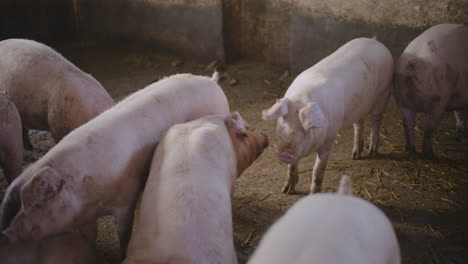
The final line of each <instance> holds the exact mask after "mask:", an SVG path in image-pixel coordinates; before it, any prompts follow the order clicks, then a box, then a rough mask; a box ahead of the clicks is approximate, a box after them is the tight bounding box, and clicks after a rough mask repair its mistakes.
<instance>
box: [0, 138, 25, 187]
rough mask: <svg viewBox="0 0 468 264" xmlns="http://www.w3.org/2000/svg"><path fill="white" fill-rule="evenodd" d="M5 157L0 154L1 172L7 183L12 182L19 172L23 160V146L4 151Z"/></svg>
mask: <svg viewBox="0 0 468 264" xmlns="http://www.w3.org/2000/svg"><path fill="white" fill-rule="evenodd" d="M4 154H6V157H3V158H2V156H4V155H1V154H0V165H1V167H2V168H3V174H4V175H5V179H6V181H7V182H8V184H10V183H12V182H13V180H14V179H16V177H18V176H19V175H20V174H21V171H22V162H23V147H22V146H21V149H14V150H11V151H8V152H6V153H4Z"/></svg>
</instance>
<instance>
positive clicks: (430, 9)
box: [290, 0, 468, 73]
mask: <svg viewBox="0 0 468 264" xmlns="http://www.w3.org/2000/svg"><path fill="white" fill-rule="evenodd" d="M464 22H468V1H466V0H385V1H375V0H327V1H323V0H294V2H293V8H292V11H291V39H290V41H291V54H290V56H291V57H290V58H291V70H292V71H293V72H294V73H298V72H300V71H302V70H304V69H306V68H308V67H310V66H311V65H313V64H315V63H316V62H318V61H319V60H320V59H322V58H323V57H325V56H327V55H328V54H330V53H332V52H333V51H334V50H336V49H337V48H338V47H340V46H341V45H343V44H344V43H346V42H347V41H349V40H351V39H353V38H357V37H372V36H376V37H377V39H378V40H379V41H381V42H382V43H384V44H385V45H386V46H387V47H388V48H389V49H390V51H391V52H392V54H393V56H394V58H395V59H397V58H398V56H399V55H400V54H401V52H402V51H403V50H404V48H405V47H406V45H407V44H408V43H409V42H410V41H411V40H412V39H413V38H415V37H416V36H417V35H419V34H420V33H422V31H424V30H425V29H427V28H428V27H430V26H431V25H435V24H441V23H464Z"/></svg>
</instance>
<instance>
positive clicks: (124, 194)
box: [0, 73, 230, 252]
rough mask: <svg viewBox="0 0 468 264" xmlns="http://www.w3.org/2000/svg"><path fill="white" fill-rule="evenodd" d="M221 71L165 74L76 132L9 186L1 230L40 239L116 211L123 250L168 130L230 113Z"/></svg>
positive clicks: (16, 237)
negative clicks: (219, 78)
mask: <svg viewBox="0 0 468 264" xmlns="http://www.w3.org/2000/svg"><path fill="white" fill-rule="evenodd" d="M217 76H218V75H217V73H215V74H214V75H213V78H208V77H203V76H194V75H190V74H178V75H174V76H170V77H167V78H165V79H162V80H160V81H158V82H156V83H153V84H151V85H149V86H147V87H146V88H144V89H142V90H140V91H138V92H136V93H134V94H132V95H130V96H128V97H127V98H125V99H124V100H122V101H121V102H119V103H118V104H116V105H115V106H113V107H112V108H110V109H108V110H107V111H105V112H104V113H102V114H101V115H99V116H97V117H96V118H94V119H92V120H91V121H90V122H88V123H86V124H84V125H82V126H80V127H79V128H77V129H75V130H73V131H72V132H71V133H70V134H68V135H67V136H66V137H65V138H63V140H62V141H60V143H59V144H57V145H56V146H54V147H53V148H52V149H51V150H50V151H49V152H48V153H47V154H46V155H44V156H43V157H42V158H41V159H39V160H38V161H37V162H36V163H34V164H32V165H31V166H30V167H28V168H27V169H26V170H25V171H24V172H23V173H22V174H21V175H20V176H19V177H18V178H17V179H16V180H15V181H14V182H13V183H12V184H11V185H10V186H9V187H8V189H7V191H6V194H5V198H4V200H3V201H2V205H1V208H0V209H1V210H0V213H1V218H0V220H1V229H2V231H3V233H4V234H5V235H6V236H8V237H9V238H10V239H11V240H39V239H42V238H45V237H47V236H51V235H54V234H58V233H61V232H63V231H67V230H70V229H71V228H73V227H77V226H81V225H83V224H85V223H89V222H92V221H95V220H96V218H97V217H99V216H103V215H109V214H110V215H113V216H114V217H115V218H116V223H117V231H118V235H119V238H120V243H121V250H122V251H123V252H124V251H125V250H126V246H127V243H128V241H129V239H130V234H131V228H132V224H133V215H134V208H135V205H136V200H137V198H138V195H139V193H140V191H141V190H142V188H143V183H144V182H145V180H146V178H147V176H148V172H149V168H150V164H151V158H152V156H153V153H154V149H155V148H156V145H157V143H158V142H159V141H160V139H161V138H162V136H163V135H164V133H165V132H166V130H167V129H168V128H169V127H171V126H172V125H174V124H177V123H184V122H187V121H190V120H193V119H197V118H199V117H202V116H206V115H212V114H228V113H229V112H230V111H229V105H228V101H227V98H226V96H225V95H224V93H223V91H222V89H221V87H220V86H219V85H218V83H217Z"/></svg>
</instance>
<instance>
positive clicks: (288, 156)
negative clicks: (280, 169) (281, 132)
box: [279, 151, 297, 164]
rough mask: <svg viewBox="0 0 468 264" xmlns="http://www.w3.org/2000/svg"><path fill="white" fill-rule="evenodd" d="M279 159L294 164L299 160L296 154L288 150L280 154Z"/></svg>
mask: <svg viewBox="0 0 468 264" xmlns="http://www.w3.org/2000/svg"><path fill="white" fill-rule="evenodd" d="M279 159H280V160H281V161H282V162H284V163H286V164H293V163H296V162H297V158H296V156H295V155H293V154H291V153H289V152H286V151H284V152H281V153H280V154H279Z"/></svg>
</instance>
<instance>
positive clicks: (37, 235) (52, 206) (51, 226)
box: [1, 167, 80, 241]
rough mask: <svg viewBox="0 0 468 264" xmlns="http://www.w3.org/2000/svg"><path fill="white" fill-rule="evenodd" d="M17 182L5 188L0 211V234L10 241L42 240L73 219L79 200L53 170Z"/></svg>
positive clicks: (47, 169) (44, 169) (45, 170)
mask: <svg viewBox="0 0 468 264" xmlns="http://www.w3.org/2000/svg"><path fill="white" fill-rule="evenodd" d="M20 180H21V179H20V178H18V179H17V180H15V181H14V182H13V183H12V184H11V186H10V187H9V188H8V190H7V192H10V193H9V194H8V193H6V195H5V199H8V200H5V201H3V203H2V208H1V211H2V213H3V214H2V216H1V230H2V233H3V234H4V235H5V236H6V237H8V238H9V239H10V241H26V240H41V239H43V238H44V237H45V235H46V234H51V233H58V231H59V230H65V228H66V226H67V224H68V223H70V222H72V221H74V220H75V219H76V215H77V214H78V212H79V210H80V209H79V202H78V201H79V200H78V199H77V197H76V196H75V195H74V193H73V191H72V190H71V189H70V188H69V187H68V185H67V184H66V183H65V181H64V180H63V179H62V178H61V177H60V175H59V173H58V172H57V171H56V170H54V169H53V168H52V167H44V168H43V169H42V170H40V171H39V173H37V174H36V175H34V176H33V177H32V178H30V179H29V180H28V181H27V182H26V183H24V184H21V183H20V182H19V181H20Z"/></svg>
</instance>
